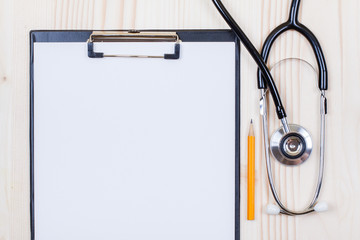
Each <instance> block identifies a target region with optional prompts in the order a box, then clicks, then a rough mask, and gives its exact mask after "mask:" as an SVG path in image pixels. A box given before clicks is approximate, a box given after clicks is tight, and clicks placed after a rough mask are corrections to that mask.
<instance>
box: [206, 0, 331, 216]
mask: <svg viewBox="0 0 360 240" xmlns="http://www.w3.org/2000/svg"><path fill="white" fill-rule="evenodd" d="M213 2H214V4H215V6H216V7H217V9H218V11H219V12H220V14H221V15H222V17H223V18H224V19H225V21H226V22H227V23H228V25H229V26H230V27H231V29H232V30H233V31H234V32H235V34H236V35H237V37H238V38H239V39H240V40H241V42H242V43H243V44H244V46H245V48H246V49H247V50H248V52H249V53H250V55H251V56H252V58H253V59H254V60H255V62H256V64H257V65H258V67H259V70H258V88H259V89H260V91H261V98H260V114H261V115H262V125H263V132H264V134H263V136H264V146H265V157H266V169H267V175H268V180H269V185H270V189H271V192H272V195H273V197H274V199H275V201H276V203H277V205H274V204H269V205H268V206H267V210H266V211H267V213H268V214H279V213H282V214H286V215H303V214H307V213H311V212H314V211H317V212H321V211H326V210H327V208H328V207H327V204H326V203H325V202H318V199H319V195H320V190H321V186H322V180H323V173H324V149H325V116H326V111H327V109H326V108H327V103H326V97H325V91H326V90H327V88H328V75H327V68H326V63H325V58H324V54H323V52H322V50H321V47H320V43H319V41H318V40H317V39H316V37H315V35H314V34H313V33H312V32H311V31H310V30H309V29H308V28H307V27H306V26H304V25H302V24H301V23H300V22H299V21H298V12H299V6H300V0H293V1H292V3H291V9H290V17H289V20H288V21H286V22H285V23H283V24H281V25H280V26H278V27H277V28H275V29H274V30H273V31H272V32H271V33H270V35H269V36H268V37H267V39H266V40H265V43H264V46H263V48H262V51H261V55H260V54H259V52H258V51H257V50H256V48H255V47H254V45H253V44H252V43H251V42H250V40H249V39H248V37H247V36H246V35H245V33H244V32H243V31H242V29H241V28H240V27H239V25H238V24H237V23H236V22H235V20H234V19H233V18H232V16H231V15H230V13H229V12H228V11H227V10H226V8H225V7H224V5H223V4H222V2H221V0H213ZM288 30H295V31H297V32H299V33H300V34H302V35H303V36H304V37H305V38H306V39H307V40H308V41H309V43H310V44H311V46H312V48H313V51H314V54H315V56H316V60H317V64H318V68H319V84H318V85H319V89H320V118H321V120H320V121H321V125H320V162H319V164H320V166H319V173H318V180H317V185H316V189H315V193H314V196H313V198H312V200H311V202H310V204H309V205H308V207H306V208H305V209H304V210H302V211H294V210H290V209H288V208H287V207H286V206H285V205H284V204H283V203H282V202H281V200H280V198H279V195H278V193H277V191H276V188H275V185H274V179H273V174H272V168H271V161H270V152H271V154H272V155H273V157H274V158H275V159H277V160H278V161H279V162H280V163H282V164H285V165H288V166H297V165H299V164H301V163H303V162H304V161H306V160H307V159H308V158H309V157H310V154H311V151H312V148H313V144H312V140H311V136H310V134H309V133H308V131H307V130H306V129H305V128H303V127H302V126H300V125H295V124H288V122H287V119H286V112H285V109H284V107H283V105H282V102H281V98H280V95H279V93H278V90H277V88H276V85H275V83H274V80H273V78H272V76H271V74H270V70H269V69H268V67H267V66H266V61H267V59H268V57H269V53H270V50H271V47H272V45H273V43H274V41H275V40H276V39H277V37H279V36H280V34H282V33H284V32H286V31H288ZM263 79H265V81H264V80H263ZM267 89H269V91H270V93H271V96H272V99H273V102H274V105H275V110H276V114H277V116H278V118H279V119H280V120H281V123H282V127H280V128H279V129H278V130H276V131H275V133H274V134H273V135H272V137H271V139H270V141H269V135H268V125H267V122H268V117H267V114H268V111H267V101H266V96H267V92H268V91H267Z"/></svg>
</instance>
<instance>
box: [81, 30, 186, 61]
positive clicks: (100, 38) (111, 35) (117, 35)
mask: <svg viewBox="0 0 360 240" xmlns="http://www.w3.org/2000/svg"><path fill="white" fill-rule="evenodd" d="M94 42H175V47H174V53H170V54H167V53H166V54H164V55H158V56H156V55H122V54H104V53H102V52H94ZM87 45H88V57H89V58H104V57H126V58H163V59H179V58H180V39H179V36H178V35H177V34H176V32H138V31H129V32H116V31H111V32H102V31H96V32H93V33H92V34H91V35H90V37H89V39H88V41H87Z"/></svg>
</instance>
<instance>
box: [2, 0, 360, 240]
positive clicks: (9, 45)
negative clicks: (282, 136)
mask: <svg viewBox="0 0 360 240" xmlns="http://www.w3.org/2000/svg"><path fill="white" fill-rule="evenodd" d="M224 3H225V4H226V6H228V7H229V9H231V13H232V14H233V15H234V17H235V18H236V20H237V21H238V22H239V23H240V24H241V26H242V27H243V29H244V31H245V32H246V33H247V34H248V36H249V38H250V39H251V40H252V41H253V43H254V44H255V46H256V47H257V48H258V49H260V46H261V44H262V43H263V41H264V38H265V37H266V36H267V34H268V33H269V32H270V31H271V29H273V28H274V27H275V26H277V25H278V24H280V23H281V22H284V21H285V20H286V19H287V16H288V11H289V5H290V0H271V1H267V0H224ZM359 12H360V2H359V1H358V0H342V1H340V0H338V1H335V0H317V1H311V0H303V3H302V7H301V11H300V20H301V21H302V22H303V23H304V24H305V25H306V26H308V27H309V28H310V29H311V30H312V31H313V32H314V33H315V34H316V35H317V37H318V39H319V41H320V43H321V45H322V47H323V51H324V53H325V57H326V60H327V65H328V70H329V91H328V92H327V96H328V98H329V99H328V104H329V108H328V116H327V117H328V118H327V119H328V122H327V131H326V134H327V140H326V159H325V161H326V168H325V176H324V177H325V179H324V187H323V191H322V193H321V199H322V200H324V201H327V202H328V203H329V206H330V210H329V211H328V212H326V213H321V214H316V213H315V214H311V215H307V216H300V217H288V216H269V215H266V214H265V213H264V209H265V206H266V204H267V203H268V202H273V199H272V196H271V194H269V187H268V182H267V176H266V168H265V160H264V153H263V150H262V147H263V144H262V138H261V137H262V134H261V131H262V129H261V125H260V120H261V119H260V116H259V110H258V102H259V91H258V90H257V87H256V70H257V67H256V65H255V63H254V62H253V61H252V59H251V57H250V55H249V54H248V53H247V52H246V51H245V49H244V48H242V53H241V57H242V58H241V69H242V72H241V78H242V80H241V88H242V90H241V94H242V96H241V100H242V105H241V114H242V115H241V119H242V122H241V141H242V142H241V152H242V153H241V157H242V160H241V174H242V177H241V181H242V182H241V194H242V195H241V239H276V240H278V239H360V227H359V226H360V204H359V202H360V138H359V137H358V134H359V133H360V94H357V93H356V91H358V90H359V89H360V44H359V43H360V17H359ZM0 19H1V20H0V30H1V41H0V54H1V55H0V239H1V240H28V239H30V221H29V220H30V218H29V212H30V210H29V178H30V177H29V31H30V30H39V29H135V28H136V29H183V28H185V29H203V28H211V29H216V28H227V26H226V24H225V22H224V21H223V20H222V19H221V17H220V15H219V14H218V13H217V12H216V10H215V8H214V6H213V5H212V3H211V1H210V0H113V1H112V0H77V1H75V0H0ZM288 57H300V58H303V59H305V60H307V61H308V62H309V63H311V64H314V57H313V55H312V52H311V49H310V47H309V45H308V44H307V43H306V41H304V39H303V38H302V37H300V36H299V35H298V34H296V33H288V34H286V35H284V36H283V37H281V38H280V39H279V40H278V41H277V42H276V44H275V46H274V49H273V50H272V54H271V57H270V60H269V65H270V66H272V65H273V64H275V63H276V62H277V61H278V60H280V59H284V58H288ZM299 69H300V68H299V66H298V65H297V64H295V65H293V67H292V68H291V75H292V76H294V77H292V78H291V79H286V81H285V79H283V78H281V79H277V82H278V86H279V90H280V92H281V95H282V97H283V99H284V102H285V106H286V107H287V109H288V110H287V111H288V115H289V121H290V122H295V123H302V124H304V125H305V126H306V127H307V128H309V130H310V132H311V133H312V135H313V138H314V141H317V140H318V139H319V137H318V135H319V130H318V126H319V112H318V108H319V103H318V99H319V95H318V91H317V90H316V89H317V86H316V80H313V79H301V76H303V75H301V74H300V73H298V72H300V70H299ZM312 82H314V83H312ZM305 83H306V84H305ZM271 110H273V109H271ZM250 118H253V119H254V121H255V131H256V146H257V150H256V200H257V201H256V220H255V221H246V220H245V219H246V214H245V213H246V154H247V153H246V149H247V147H246V137H247V136H246V135H247V132H248V126H249V121H250ZM269 125H270V127H271V129H272V130H274V129H275V128H277V127H279V126H280V125H279V122H278V121H276V119H275V116H274V114H273V111H271V117H270V123H269ZM315 147H318V142H316V143H315ZM311 159H312V160H309V161H308V162H306V163H305V164H303V165H301V166H300V167H297V168H291V167H290V168H289V167H287V168H285V167H284V166H280V165H279V164H278V163H274V164H275V165H274V175H275V178H276V183H277V186H278V189H279V192H280V195H281V198H282V199H283V200H284V202H285V203H287V204H288V205H289V206H292V207H294V206H295V207H297V208H299V207H300V206H304V205H305V204H306V203H307V202H308V201H309V200H310V199H309V198H310V195H311V194H312V191H313V188H314V185H315V181H316V174H317V166H318V149H314V153H313V155H312V157H311ZM280 182H281V185H280V186H279V183H280Z"/></svg>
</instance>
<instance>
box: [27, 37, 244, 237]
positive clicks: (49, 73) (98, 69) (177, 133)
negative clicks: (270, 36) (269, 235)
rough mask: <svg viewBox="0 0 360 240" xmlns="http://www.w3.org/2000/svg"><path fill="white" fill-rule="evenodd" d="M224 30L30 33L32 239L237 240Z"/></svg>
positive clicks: (230, 49)
mask: <svg viewBox="0 0 360 240" xmlns="http://www.w3.org/2000/svg"><path fill="white" fill-rule="evenodd" d="M239 62H240V42H239V40H238V39H237V38H236V36H235V34H234V33H233V32H232V31H228V30H155V31H153V30H145V31H143V30H141V31H135V30H124V31H105V32H104V31H32V32H31V33H30V177H31V179H30V183H31V184H30V188H31V189H30V194H31V195H30V201H31V204H30V212H31V214H30V215H31V239H32V240H45V239H52V240H60V239H68V240H73V239H88V240H92V239H127V240H140V239H149V240H155V239H156V240H165V239H172V240H180V239H188V240H195V239H196V240H202V239H204V240H205V239H207V240H215V239H216V240H218V239H222V240H238V239H240V188H239V186H240V171H239V168H240V142H239V141H240V140H239V137H240V129H239V128H240V64H239Z"/></svg>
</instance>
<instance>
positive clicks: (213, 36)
mask: <svg viewBox="0 0 360 240" xmlns="http://www.w3.org/2000/svg"><path fill="white" fill-rule="evenodd" d="M112 32H114V31H112ZM115 32H116V31H115ZM122 32H128V33H148V32H163V33H164V32H165V33H166V32H175V33H176V34H177V36H178V38H179V39H178V40H180V41H181V42H235V45H236V47H235V49H236V53H235V57H236V59H235V64H236V66H235V69H236V73H235V76H236V77H235V79H234V81H235V89H234V91H235V95H236V103H235V107H236V109H235V123H236V126H235V129H236V131H235V132H234V138H235V152H234V156H235V158H234V159H235V162H234V171H235V179H234V181H235V188H236V189H235V212H234V224H235V233H234V236H235V240H239V239H240V41H239V39H238V38H237V37H236V36H235V34H234V33H233V32H232V31H230V30H165V31H164V30H139V31H133V30H122ZM93 33H94V31H89V30H83V31H78V30H74V31H47V30H36V31H31V32H30V217H31V219H30V220H31V221H30V222H31V239H32V240H37V239H35V224H36V222H35V206H34V202H35V201H36V199H35V192H36V189H35V187H34V158H35V156H34V121H36V119H35V118H34V44H35V43H44V42H88V56H89V57H92V58H97V57H104V56H103V55H102V54H101V53H96V52H94V50H93V46H92V43H91V42H89V39H91V36H92V34H93ZM99 41H103V39H100V40H99ZM180 48H181V44H180V45H179V44H178V42H176V43H175V45H174V53H168V54H165V55H164V58H165V59H169V60H175V61H176V59H178V58H179V57H181V56H180V52H181V51H180ZM105 57H106V56H105ZM110 57H114V56H110ZM127 57H128V56H127ZM137 57H138V56H137ZM140 57H143V56H140ZM59 227H60V228H61V226H59Z"/></svg>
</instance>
